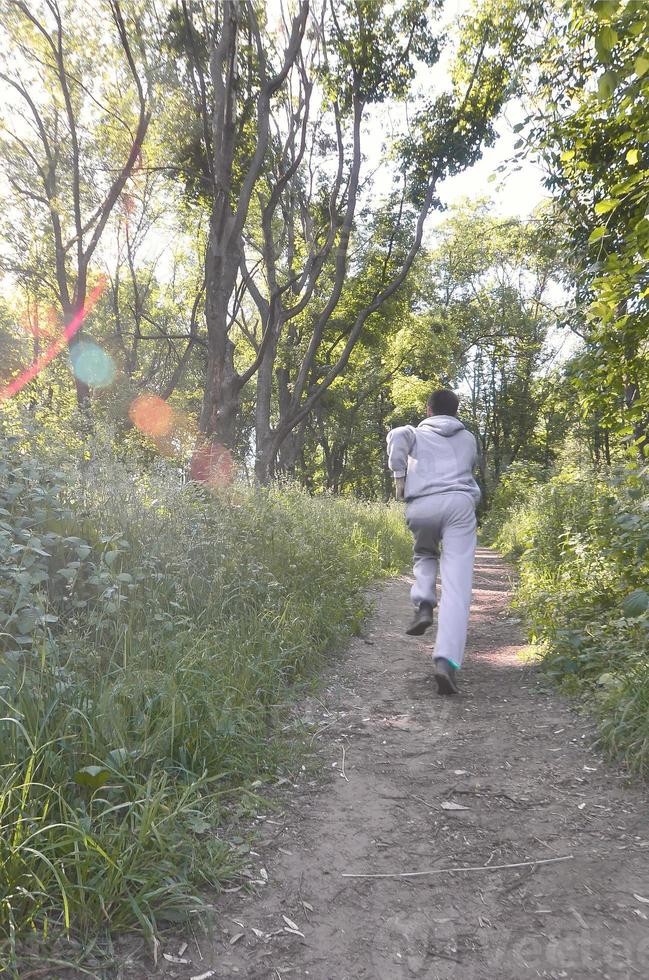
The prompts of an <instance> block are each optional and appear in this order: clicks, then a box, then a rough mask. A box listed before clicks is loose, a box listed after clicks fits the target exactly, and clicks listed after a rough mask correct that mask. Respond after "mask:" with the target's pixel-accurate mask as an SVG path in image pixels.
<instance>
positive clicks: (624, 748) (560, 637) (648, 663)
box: [488, 466, 649, 777]
mask: <svg viewBox="0 0 649 980" xmlns="http://www.w3.org/2000/svg"><path fill="white" fill-rule="evenodd" d="M519 476H520V479H519ZM535 476H538V474H532V475H531V477H530V474H529V473H528V471H527V470H525V468H523V469H522V470H520V471H519V470H518V469H515V468H513V467H512V469H511V470H510V471H509V473H508V474H507V476H506V478H505V481H504V482H503V485H502V488H501V490H500V491H499V496H497V497H496V501H495V507H494V511H493V513H492V516H491V519H490V523H489V524H488V530H489V532H490V533H491V535H492V540H493V541H494V543H495V544H496V546H497V547H499V548H500V549H501V551H503V553H505V554H508V555H510V556H511V557H515V558H517V559H518V566H519V572H520V581H519V587H518V591H517V597H516V602H517V605H518V607H519V608H520V609H521V610H522V612H523V613H524V615H525V619H526V621H527V624H528V629H529V633H530V637H531V639H532V640H534V641H536V642H537V643H538V644H539V649H540V650H541V651H543V661H542V665H543V667H544V669H545V670H546V671H547V672H548V673H549V674H550V676H551V677H553V678H554V679H555V680H556V681H557V682H558V683H560V684H561V685H562V686H563V687H564V688H565V689H566V690H567V691H568V692H570V693H573V694H579V695H582V696H584V697H585V698H586V699H587V700H588V703H589V706H590V708H591V709H592V710H593V711H594V713H595V714H596V716H597V718H598V720H599V724H600V731H601V738H602V744H603V746H604V747H605V748H607V749H608V750H609V751H610V752H611V753H613V754H615V755H617V756H619V757H621V758H622V759H624V761H625V762H626V764H627V765H628V766H629V768H630V769H632V770H633V771H635V772H637V773H639V774H641V775H642V776H645V777H646V776H648V775H649V584H648V583H649V468H646V467H638V466H627V467H625V468H620V469H618V470H616V471H614V472H612V473H610V474H602V473H597V472H594V471H591V470H586V469H578V468H575V467H571V466H564V467H563V468H562V469H560V470H559V471H558V472H555V473H554V474H551V475H550V477H549V479H547V480H546V481H545V482H538V479H535ZM512 484H518V485H517V488H516V489H515V490H513V489H512Z"/></svg>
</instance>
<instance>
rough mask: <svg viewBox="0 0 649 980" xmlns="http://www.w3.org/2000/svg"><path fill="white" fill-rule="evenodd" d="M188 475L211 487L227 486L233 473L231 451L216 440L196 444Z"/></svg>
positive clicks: (232, 477)
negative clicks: (204, 443)
mask: <svg viewBox="0 0 649 980" xmlns="http://www.w3.org/2000/svg"><path fill="white" fill-rule="evenodd" d="M189 475H190V477H191V479H192V480H196V481H197V482H199V483H208V484H209V485H210V486H213V487H227V486H229V485H230V484H231V483H232V481H233V479H234V475H235V467H234V460H233V459H232V453H231V452H230V450H229V449H228V448H227V446H222V445H220V444H219V443H218V442H215V443H209V444H208V445H206V446H198V447H197V448H196V449H195V450H194V455H193V456H192V461H191V465H190V468H189Z"/></svg>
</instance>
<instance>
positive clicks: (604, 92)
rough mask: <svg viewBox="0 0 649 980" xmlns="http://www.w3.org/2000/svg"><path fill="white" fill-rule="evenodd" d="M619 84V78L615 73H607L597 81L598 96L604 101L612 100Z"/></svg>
mask: <svg viewBox="0 0 649 980" xmlns="http://www.w3.org/2000/svg"><path fill="white" fill-rule="evenodd" d="M617 83H618V77H617V75H616V74H615V72H614V71H605V72H604V74H603V75H601V76H600V77H599V79H598V81H597V94H598V95H599V97H600V99H601V100H602V101H605V100H606V99H610V97H611V96H612V95H613V92H614V91H615V89H616V87H617Z"/></svg>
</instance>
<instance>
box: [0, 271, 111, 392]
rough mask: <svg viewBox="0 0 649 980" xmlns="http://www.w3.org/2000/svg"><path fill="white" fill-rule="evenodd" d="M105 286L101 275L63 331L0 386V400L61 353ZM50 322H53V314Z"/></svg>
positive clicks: (25, 383) (21, 385) (16, 389)
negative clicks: (37, 355)
mask: <svg viewBox="0 0 649 980" xmlns="http://www.w3.org/2000/svg"><path fill="white" fill-rule="evenodd" d="M105 288H106V277H105V276H102V277H101V278H100V279H99V281H98V283H97V285H96V286H95V288H94V289H93V290H92V292H91V293H90V295H89V296H88V300H87V302H86V305H85V306H84V308H83V309H82V310H80V311H79V312H78V313H77V314H76V316H75V317H73V319H72V320H71V321H70V323H69V324H68V325H67V327H66V328H65V330H64V331H63V333H61V334H59V336H58V337H56V338H55V340H54V341H53V342H52V344H51V345H50V347H49V348H48V350H46V351H45V353H44V354H42V355H41V356H40V357H39V358H37V360H35V361H34V362H33V364H30V365H29V367H28V368H25V370H24V371H22V372H21V374H19V375H18V377H17V378H14V379H13V381H10V382H9V384H7V385H5V386H4V387H3V388H0V402H2V401H5V400H6V399H7V398H11V396H12V395H16V394H18V392H19V391H22V389H23V388H24V387H25V385H27V384H29V382H30V381H33V380H34V378H35V377H37V376H38V375H39V374H40V373H41V371H42V370H43V369H44V368H46V367H47V365H48V364H49V363H50V361H53V360H54V358H55V357H57V356H58V355H59V354H60V353H61V351H62V350H63V348H64V347H65V346H66V345H67V344H68V342H69V341H70V340H71V339H72V337H74V335H75V333H77V332H78V331H79V330H80V329H81V326H82V324H83V321H84V320H85V318H86V317H87V316H88V314H89V313H90V311H91V310H92V308H93V306H94V305H95V304H96V302H97V300H98V299H99V297H100V296H101V294H102V293H103V291H104V289H105ZM52 322H54V321H53V315H52Z"/></svg>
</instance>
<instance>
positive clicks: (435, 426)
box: [418, 415, 464, 436]
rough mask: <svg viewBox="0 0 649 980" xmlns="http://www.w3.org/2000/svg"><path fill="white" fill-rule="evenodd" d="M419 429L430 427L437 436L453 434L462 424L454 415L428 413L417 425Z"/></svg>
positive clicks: (461, 427)
mask: <svg viewBox="0 0 649 980" xmlns="http://www.w3.org/2000/svg"><path fill="white" fill-rule="evenodd" d="M418 428H419V429H423V428H426V429H432V430H433V432H436V433H437V435H438V436H454V435H455V433H456V432H459V431H460V429H463V428H464V426H463V425H462V423H461V422H460V420H459V419H458V418H455V416H454V415H429V416H428V418H425V419H424V420H423V422H420V423H419V425H418Z"/></svg>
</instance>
